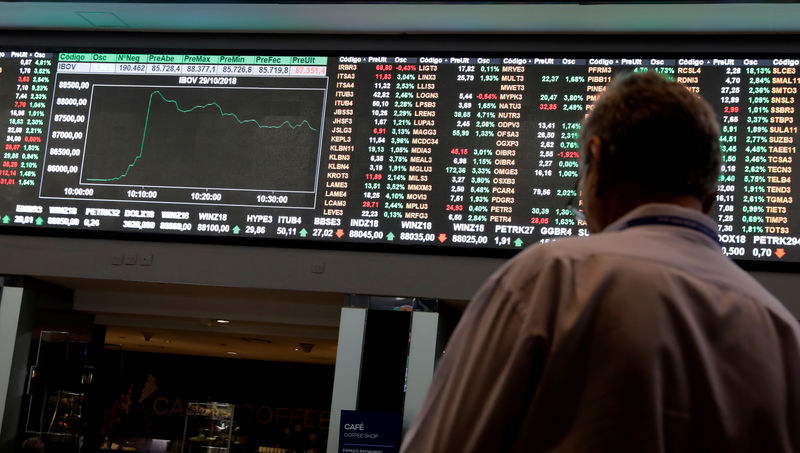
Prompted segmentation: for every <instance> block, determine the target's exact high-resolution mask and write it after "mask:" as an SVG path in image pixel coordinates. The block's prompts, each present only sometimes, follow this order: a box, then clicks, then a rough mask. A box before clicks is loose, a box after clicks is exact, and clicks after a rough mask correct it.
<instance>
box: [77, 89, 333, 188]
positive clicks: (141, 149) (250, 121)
mask: <svg viewBox="0 0 800 453" xmlns="http://www.w3.org/2000/svg"><path fill="white" fill-rule="evenodd" d="M156 95H158V97H160V98H161V99H162V100H163V101H164V102H167V103H170V104H173V105H175V109H176V110H177V111H178V112H180V113H189V112H193V111H195V110H197V109H207V108H210V107H212V106H213V107H216V108H217V109H218V110H219V114H220V115H221V116H223V117H225V116H230V117H233V119H234V120H236V122H238V123H239V124H253V125H255V126H256V127H258V128H259V129H280V128H281V127H284V126H288V127H290V128H292V129H296V128H298V127H302V126H305V127H307V128H309V129H310V130H312V131H317V129H315V128H314V127H313V126H311V124H309V123H308V120H303V121H301V122H300V123H297V124H292V123H291V122H289V121H288V120H286V121H284V122H282V123H281V124H278V125H277V126H274V125H268V124H261V123H259V122H258V121H256V120H254V119H246V120H242V119H240V118H239V116H237V115H236V114H235V113H231V112H225V111H223V110H222V106H220V105H219V104H217V103H216V102H209V103H207V104H204V105H196V106H194V107H191V108H188V109H182V108H181V107H180V105H179V104H178V101H176V100H175V99H167V98H165V97H164V94H163V93H162V92H161V91H159V90H156V91H153V92H152V93H150V98H149V100H148V102H147V113H146V115H145V120H144V131H143V132H142V144H141V146H140V147H139V154H138V155H137V156H136V157H134V158H133V162H131V163H130V164H128V167H127V168H126V169H125V172H124V173H122V174H121V175H119V176H116V177H113V178H86V180H87V181H104V182H108V181H118V180H120V179H122V178H124V177H126V176H128V172H130V171H131V169H132V168H133V167H134V166H135V165H136V161H138V160H139V159H141V158H142V154H143V153H144V143H145V139H146V138H147V124H148V123H149V122H150V110H151V109H152V106H153V97H154V96H156Z"/></svg>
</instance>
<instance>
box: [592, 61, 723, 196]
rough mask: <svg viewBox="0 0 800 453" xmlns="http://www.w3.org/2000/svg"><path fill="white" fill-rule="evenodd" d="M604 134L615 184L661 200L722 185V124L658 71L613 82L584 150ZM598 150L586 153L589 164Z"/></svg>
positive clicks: (597, 107)
mask: <svg viewBox="0 0 800 453" xmlns="http://www.w3.org/2000/svg"><path fill="white" fill-rule="evenodd" d="M592 137H597V138H599V140H600V142H601V144H602V147H603V157H604V159H605V161H604V165H603V168H602V169H600V170H601V171H603V172H604V173H605V174H606V176H607V177H608V178H609V179H608V181H609V183H610V184H615V185H619V186H620V187H621V188H624V189H626V190H635V191H636V192H637V194H639V195H642V196H645V197H652V198H654V201H655V199H659V198H669V197H672V196H687V195H689V196H695V197H697V198H703V197H705V196H707V195H708V194H710V193H713V192H714V191H715V190H716V185H717V179H718V176H719V168H720V163H721V157H720V149H719V141H718V140H719V126H718V125H717V121H716V118H715V115H714V112H713V111H712V110H711V107H710V106H709V105H708V103H707V102H705V101H704V100H703V99H701V98H699V97H698V96H697V95H695V94H694V93H691V92H689V91H688V90H687V89H686V88H685V87H683V86H682V85H679V84H677V83H675V82H672V81H669V80H667V79H666V78H665V77H664V76H662V75H660V74H657V73H655V72H647V73H643V74H632V75H627V76H623V77H620V78H618V79H616V80H615V81H614V82H612V83H611V84H610V85H609V86H608V88H607V90H606V91H605V93H603V95H601V96H600V98H599V99H598V101H597V103H596V104H595V105H594V110H592V112H591V113H590V114H589V116H588V117H587V118H586V120H585V121H584V123H583V127H582V129H581V133H580V138H579V142H580V144H581V146H582V148H581V149H584V150H586V147H587V145H588V143H589V141H590V140H591V139H592ZM592 156H593V155H592V153H589V152H584V153H583V156H582V159H583V164H584V167H591V165H592V163H593V162H592Z"/></svg>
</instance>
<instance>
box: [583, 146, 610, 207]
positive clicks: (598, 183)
mask: <svg viewBox="0 0 800 453" xmlns="http://www.w3.org/2000/svg"><path fill="white" fill-rule="evenodd" d="M586 152H587V153H589V155H588V156H587V162H590V165H589V166H590V167H591V168H592V169H593V170H594V171H593V173H594V174H593V175H592V182H593V183H592V184H591V186H592V187H591V188H588V187H587V189H589V190H593V191H594V194H595V196H600V195H602V194H603V192H605V189H606V175H607V172H606V171H605V168H604V167H605V165H606V161H607V159H605V157H606V156H605V152H606V150H604V149H603V140H602V139H600V137H598V136H596V135H594V136H592V138H590V139H589V142H588V143H587V144H586ZM588 171H589V169H587V173H588Z"/></svg>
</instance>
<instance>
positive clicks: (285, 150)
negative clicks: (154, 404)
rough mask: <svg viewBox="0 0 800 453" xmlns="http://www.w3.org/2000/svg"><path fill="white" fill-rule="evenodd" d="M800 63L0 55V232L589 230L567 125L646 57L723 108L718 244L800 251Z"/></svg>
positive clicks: (384, 237)
mask: <svg viewBox="0 0 800 453" xmlns="http://www.w3.org/2000/svg"><path fill="white" fill-rule="evenodd" d="M798 67H800V60H797V59H792V58H785V57H780V56H778V57H764V56H763V55H762V56H758V57H753V58H746V57H743V56H741V55H737V56H734V57H730V56H726V55H716V56H708V55H703V56H693V55H691V54H687V55H663V54H662V55H635V56H630V55H629V56H625V57H620V56H613V55H610V56H607V55H561V56H558V55H542V56H535V55H485V56H481V55H435V54H426V55H378V54H374V55H316V54H311V55H306V54H303V55H277V54H270V55H202V54H174V53H141V52H134V53H108V51H104V53H38V52H29V51H5V52H0V124H2V125H3V127H4V128H5V129H6V134H5V139H4V141H3V142H2V146H3V155H2V163H1V164H0V231H3V227H17V228H13V230H14V231H19V230H20V229H22V230H23V231H33V230H34V229H39V230H49V231H50V232H52V233H58V232H62V231H68V230H86V231H91V230H95V231H102V232H105V233H109V232H111V233H119V234H122V235H134V234H138V233H149V234H163V235H168V236H165V237H167V238H170V237H176V236H179V237H182V238H186V237H189V238H207V237H214V236H219V237H242V238H244V237H247V238H266V239H273V240H280V239H287V240H288V239H290V240H293V241H297V242H307V243H311V244H312V245H313V244H314V243H316V244H328V243H334V244H336V243H340V244H345V243H360V244H368V243H372V244H384V245H390V244H391V245H395V244H397V245H401V246H402V245H411V246H416V247H423V248H427V249H429V250H437V251H442V252H445V253H446V252H447V251H448V250H452V251H456V250H463V249H469V250H473V251H478V253H480V251H481V250H488V249H509V250H515V249H520V248H522V247H525V246H527V245H530V244H534V243H537V242H542V241H549V240H554V239H559V238H564V237H568V236H583V235H587V234H588V231H587V229H586V226H585V224H583V223H582V222H580V221H578V220H576V219H575V217H574V215H573V212H572V211H571V210H570V209H569V208H568V203H569V202H570V200H572V199H573V197H575V196H576V195H577V193H576V181H577V177H578V165H579V149H578V145H577V143H576V138H577V136H578V132H579V129H580V124H581V120H582V119H583V118H584V116H585V115H586V114H587V112H588V111H589V110H591V108H592V105H593V102H594V101H595V100H596V99H597V97H598V96H599V95H600V94H601V93H602V92H603V90H604V89H605V86H606V84H608V83H609V82H610V81H611V79H612V78H613V77H615V76H616V75H618V74H621V73H626V72H637V71H646V70H655V71H658V72H661V73H663V74H665V75H666V76H667V77H670V78H673V79H675V80H676V81H678V82H679V83H681V84H683V85H685V86H686V88H687V89H688V90H690V91H692V92H694V93H697V94H698V95H700V96H703V97H704V98H705V99H707V100H708V101H709V102H710V103H711V105H712V106H713V107H714V109H715V111H716V113H717V115H718V117H719V121H720V124H721V128H722V129H721V130H722V135H721V137H720V142H721V145H722V154H723V165H722V174H721V176H720V181H719V188H718V189H719V195H718V197H717V205H716V207H715V209H714V211H713V214H712V217H713V218H714V220H716V221H717V223H718V225H719V238H720V242H721V243H722V245H723V249H724V252H725V253H726V254H727V255H729V256H731V257H733V258H735V259H742V260H754V259H755V260H770V261H800V248H798V241H800V239H798V237H799V236H798V232H800V213H799V212H800V211H798V205H797V201H796V200H794V196H795V191H794V186H793V185H792V173H793V169H794V166H795V165H796V163H795V162H794V157H795V156H796V149H797V139H798V130H797V128H798V112H797V111H796V109H797V106H798V101H800V96H798V94H797V89H798V85H800V78H798V75H797V70H798ZM653 140H658V137H653ZM646 151H647V144H646V143H643V144H642V152H646ZM643 171H646V169H643ZM799 198H800V197H799ZM28 229H30V230H28ZM11 230H12V228H6V229H5V231H11ZM169 235H173V236H169ZM126 237H134V236H126ZM297 242H294V243H297ZM287 244H289V243H288V242H287ZM396 249H397V250H402V248H401V247H397V248H396Z"/></svg>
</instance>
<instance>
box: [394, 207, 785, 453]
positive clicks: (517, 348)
mask: <svg viewBox="0 0 800 453" xmlns="http://www.w3.org/2000/svg"><path fill="white" fill-rule="evenodd" d="M658 216H668V217H670V218H673V219H688V220H689V224H688V225H684V226H677V225H674V224H669V223H667V224H664V223H655V224H653V223H652V222H650V223H648V222H644V223H645V224H643V225H636V226H631V225H632V223H631V221H633V224H635V223H636V220H635V219H643V218H644V219H653V218H655V217H658ZM701 225H704V226H701ZM703 229H705V230H706V233H708V232H709V231H710V232H712V234H704V233H703V231H701V230H703ZM709 229H710V230H709ZM716 229H717V227H716V225H715V224H714V222H712V221H711V220H710V219H709V218H708V217H707V216H704V215H702V214H701V213H699V212H698V211H693V210H690V209H685V208H681V207H678V206H675V205H665V204H650V205H645V206H641V207H639V208H637V209H635V210H634V211H632V212H630V213H629V214H627V215H626V216H624V217H623V218H621V219H619V220H618V221H616V222H615V223H614V224H612V225H610V226H609V227H608V228H606V229H605V230H604V231H603V232H602V233H600V234H596V235H592V236H591V237H588V238H570V239H565V240H562V241H558V242H553V243H548V244H544V245H540V246H535V247H530V248H528V249H527V250H525V251H523V252H522V253H520V254H519V255H518V256H517V257H515V258H514V259H513V260H511V261H510V262H509V263H507V264H506V265H505V266H503V267H502V268H501V269H500V270H499V271H497V272H496V273H495V274H494V275H493V276H492V277H491V278H490V279H489V280H488V281H487V282H486V283H485V284H484V286H483V288H482V289H481V290H480V291H479V292H478V294H477V295H476V296H475V298H474V300H473V301H472V302H471V303H470V305H469V307H468V308H467V310H466V312H465V313H464V316H463V318H462V320H461V322H460V324H459V325H458V327H457V328H456V331H455V332H454V333H453V336H452V338H451V339H450V342H449V344H448V346H447V348H446V351H445V354H444V357H443V358H442V360H441V361H440V363H439V365H438V368H437V371H436V374H435V376H434V379H433V383H432V385H431V388H430V392H429V394H428V397H427V401H426V403H425V404H424V406H423V408H422V411H421V412H420V415H419V417H418V419H417V420H416V421H415V423H414V425H413V427H412V428H411V429H410V430H409V432H408V434H407V436H406V438H405V440H404V443H403V447H402V450H401V451H402V452H414V453H416V452H458V453H469V452H500V451H503V452H505V451H509V452H545V451H546V452H570V453H576V452H616V453H618V452H637V453H638V452H668V451H679V452H687V451H698V452H700V451H703V452H740V451H741V452H744V451H759V452H790V451H800V328H799V327H798V323H797V320H796V319H795V318H794V317H793V316H792V315H791V314H790V313H789V312H788V311H787V310H786V309H785V308H784V307H783V306H782V305H781V304H780V303H779V302H778V301H777V300H776V299H775V298H774V297H773V296H772V295H770V294H769V293H768V292H767V291H766V290H765V289H764V288H762V287H761V286H760V285H759V284H758V283H757V282H755V281H754V280H753V279H752V278H751V277H750V276H749V275H748V274H747V273H745V272H743V271H742V270H741V269H739V267H738V266H736V265H735V264H734V263H733V262H731V261H730V260H729V259H728V258H727V257H725V256H724V255H723V254H722V253H721V251H720V247H719V244H718V243H717V242H716V241H715V240H714V238H713V237H712V236H713V232H714V231H716Z"/></svg>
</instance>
